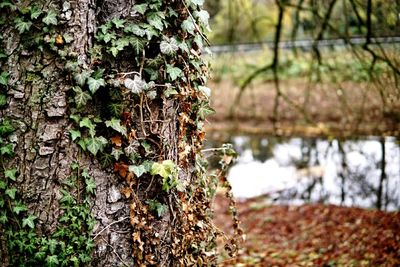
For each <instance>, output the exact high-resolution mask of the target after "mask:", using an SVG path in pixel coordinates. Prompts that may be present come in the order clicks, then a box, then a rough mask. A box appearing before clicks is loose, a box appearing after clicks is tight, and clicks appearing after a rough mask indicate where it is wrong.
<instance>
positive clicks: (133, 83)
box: [124, 75, 147, 94]
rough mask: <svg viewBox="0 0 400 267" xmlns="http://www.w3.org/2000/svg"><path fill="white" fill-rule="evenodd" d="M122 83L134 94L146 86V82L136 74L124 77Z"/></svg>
mask: <svg viewBox="0 0 400 267" xmlns="http://www.w3.org/2000/svg"><path fill="white" fill-rule="evenodd" d="M124 85H125V87H126V88H128V89H130V90H131V91H132V93H134V94H140V93H141V92H143V90H144V89H145V88H146V86H147V83H146V82H145V81H144V80H142V79H141V78H140V77H139V76H138V75H135V77H134V79H133V80H132V79H129V78H127V79H125V80H124Z"/></svg>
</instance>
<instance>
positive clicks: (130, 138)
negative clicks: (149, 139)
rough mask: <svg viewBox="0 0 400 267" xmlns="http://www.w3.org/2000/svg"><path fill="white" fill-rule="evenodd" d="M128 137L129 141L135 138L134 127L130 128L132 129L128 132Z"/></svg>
mask: <svg viewBox="0 0 400 267" xmlns="http://www.w3.org/2000/svg"><path fill="white" fill-rule="evenodd" d="M128 138H129V142H132V141H133V140H136V139H137V135H136V131H135V130H134V129H132V131H130V132H129V135H128Z"/></svg>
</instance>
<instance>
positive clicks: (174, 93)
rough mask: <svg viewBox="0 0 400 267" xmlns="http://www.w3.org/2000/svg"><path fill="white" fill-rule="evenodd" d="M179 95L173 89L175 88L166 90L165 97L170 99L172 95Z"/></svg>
mask: <svg viewBox="0 0 400 267" xmlns="http://www.w3.org/2000/svg"><path fill="white" fill-rule="evenodd" d="M177 94H178V91H176V90H175V89H173V88H168V89H166V90H165V91H164V95H165V97H167V98H168V97H170V96H171V95H177Z"/></svg>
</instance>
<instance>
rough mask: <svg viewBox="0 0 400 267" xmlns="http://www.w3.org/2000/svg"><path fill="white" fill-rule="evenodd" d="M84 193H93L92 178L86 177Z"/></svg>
mask: <svg viewBox="0 0 400 267" xmlns="http://www.w3.org/2000/svg"><path fill="white" fill-rule="evenodd" d="M85 183H86V188H85V189H86V193H88V194H94V193H95V192H94V190H95V189H96V182H95V181H94V180H93V179H86V180H85Z"/></svg>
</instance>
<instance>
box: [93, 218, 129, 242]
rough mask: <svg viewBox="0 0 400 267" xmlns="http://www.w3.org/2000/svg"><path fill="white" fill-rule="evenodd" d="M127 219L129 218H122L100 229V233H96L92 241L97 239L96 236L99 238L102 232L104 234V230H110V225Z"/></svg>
mask: <svg viewBox="0 0 400 267" xmlns="http://www.w3.org/2000/svg"><path fill="white" fill-rule="evenodd" d="M129 218H130V217H124V218H122V219H121V220H118V221H115V222H112V223H110V224H109V225H107V226H106V227H104V228H103V229H101V231H100V232H98V233H97V234H96V235H95V236H94V237H93V240H94V239H96V237H98V236H99V235H100V234H101V233H102V232H104V231H105V230H106V229H108V228H110V227H111V226H112V225H114V224H117V223H120V222H123V221H125V220H127V219H129Z"/></svg>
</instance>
